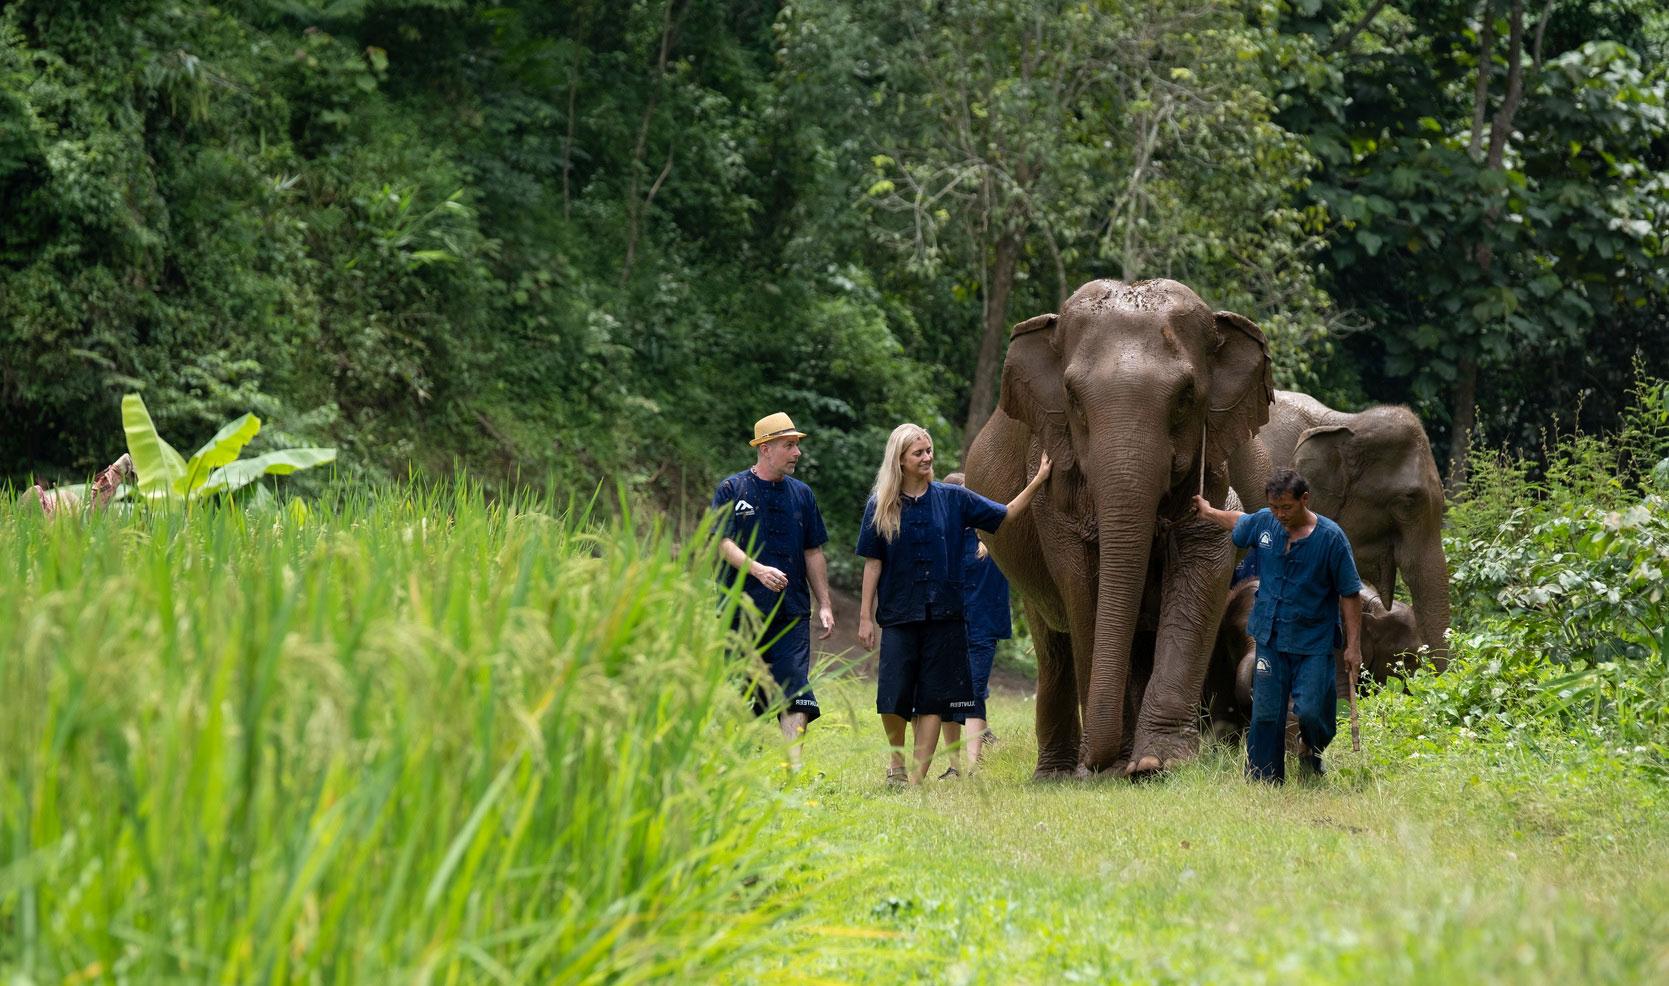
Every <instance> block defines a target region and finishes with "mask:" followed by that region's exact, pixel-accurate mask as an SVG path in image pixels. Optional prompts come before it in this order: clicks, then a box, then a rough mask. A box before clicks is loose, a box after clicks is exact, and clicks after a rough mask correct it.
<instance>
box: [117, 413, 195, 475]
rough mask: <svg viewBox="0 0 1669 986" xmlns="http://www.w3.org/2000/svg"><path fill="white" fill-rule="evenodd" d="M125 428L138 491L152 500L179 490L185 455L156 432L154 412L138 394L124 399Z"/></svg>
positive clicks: (184, 472) (184, 471)
mask: <svg viewBox="0 0 1669 986" xmlns="http://www.w3.org/2000/svg"><path fill="white" fill-rule="evenodd" d="M122 430H123V431H124V432H126V433H127V451H128V455H130V456H132V457H133V471H134V474H135V476H136V477H137V480H138V485H139V492H140V493H142V494H144V495H145V496H146V497H148V498H153V499H154V498H158V497H168V496H173V495H174V494H175V493H176V492H178V485H179V483H180V481H181V480H183V479H184V478H185V474H186V470H185V458H184V457H183V456H181V455H180V453H178V452H176V451H174V447H173V446H172V445H169V444H168V443H167V442H165V441H163V440H162V436H161V435H158V434H157V433H156V425H154V424H152V423H151V412H150V411H148V410H146V409H145V399H144V398H142V397H140V396H139V395H138V394H127V395H125V396H124V397H123V398H122Z"/></svg>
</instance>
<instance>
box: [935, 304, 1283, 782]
mask: <svg viewBox="0 0 1669 986" xmlns="http://www.w3.org/2000/svg"><path fill="white" fill-rule="evenodd" d="M1272 393H1273V385H1272V382H1271V377H1270V369H1269V353H1268V347H1267V345H1266V343H1265V340H1264V337H1263V332H1262V331H1260V330H1259V329H1258V327H1257V326H1256V325H1254V324H1252V322H1251V321H1250V320H1248V319H1246V318H1245V317H1243V316H1241V315H1236V314H1234V313H1232V312H1216V313H1213V312H1212V311H1211V309H1209V308H1207V307H1206V306H1205V304H1204V303H1203V302H1201V301H1200V299H1199V297H1198V296H1197V295H1195V294H1194V292H1193V291H1191V290H1189V289H1188V288H1187V287H1185V286H1184V285H1182V284H1179V283H1177V282H1175V281H1169V280H1153V281H1139V282H1137V283H1135V284H1123V283H1121V282H1118V281H1106V280H1103V281H1091V282H1090V283H1088V284H1085V285H1084V286H1083V287H1080V288H1079V289H1078V290H1077V291H1076V292H1075V293H1074V294H1073V295H1072V297H1071V298H1069V299H1067V301H1066V303H1065V305H1064V306H1063V307H1062V308H1061V311H1060V313H1059V314H1058V315H1056V314H1048V315H1038V316H1036V317H1034V318H1030V319H1027V320H1026V321H1024V322H1021V323H1020V324H1018V325H1016V326H1015V327H1014V330H1013V335H1012V338H1011V341H1010V343H1009V349H1008V357H1007V360H1006V362H1005V363H1004V365H1003V377H1002V399H1001V402H1000V407H999V408H998V410H997V411H996V413H994V414H993V415H992V417H991V420H990V421H988V422H987V423H986V425H985V427H984V428H983V429H982V430H981V431H980V433H979V435H978V437H977V438H976V439H975V440H974V444H973V447H972V448H971V449H970V451H969V454H968V464H967V479H968V485H969V486H970V487H972V488H974V489H976V490H978V491H979V492H981V493H984V494H985V495H986V496H989V497H992V498H995V499H998V500H1002V499H1004V498H1005V497H1010V498H1011V497H1012V495H1013V494H1014V493H1015V492H1018V491H1019V490H1020V489H1021V488H1022V487H1023V486H1024V485H1025V483H1026V478H1027V476H1028V475H1030V474H1031V473H1033V472H1034V471H1035V470H1036V466H1037V461H1038V458H1039V454H1040V453H1041V452H1044V451H1047V452H1048V453H1049V456H1050V458H1051V459H1052V460H1053V462H1054V469H1053V472H1052V474H1051V475H1050V477H1049V481H1048V483H1047V484H1046V485H1045V486H1044V488H1043V489H1042V490H1041V491H1039V493H1038V494H1037V497H1036V499H1035V500H1034V501H1033V505H1032V509H1031V511H1030V515H1029V516H1026V517H1022V518H1020V519H1019V520H1018V522H1017V523H1012V524H1004V525H1003V526H1002V527H1001V528H1000V529H999V530H998V532H997V533H996V534H995V535H992V536H991V537H990V538H989V542H990V546H991V553H992V555H993V557H995V558H996V560H997V564H998V565H999V566H1001V568H1002V570H1003V572H1004V574H1006V575H1007V576H1008V578H1009V580H1010V581H1011V582H1012V583H1013V584H1014V585H1015V586H1016V587H1017V588H1018V589H1019V590H1020V591H1021V593H1022V595H1023V597H1024V599H1025V609H1026V618H1027V620H1028V623H1029V626H1030V627H1031V631H1032V639H1033V641H1034V643H1035V645H1036V649H1037V664H1038V684H1037V740H1038V755H1037V773H1038V775H1039V776H1043V777H1047V776H1058V775H1063V774H1068V773H1078V774H1080V775H1087V774H1089V773H1098V772H1103V771H1123V772H1124V773H1127V774H1146V773H1151V772H1153V771H1157V770H1160V769H1162V768H1164V767H1167V766H1169V765H1171V764H1174V763H1178V762H1180V761H1182V760H1185V759H1188V758H1189V757H1191V756H1193V755H1194V754H1195V753H1196V752H1197V751H1198V748H1199V722H1198V707H1199V699H1200V688H1201V685H1202V682H1203V679H1204V675H1205V669H1206V661H1207V658H1208V657H1209V654H1210V650H1211V646H1212V642H1213V640H1214V638H1215V636H1216V633H1217V623H1218V616H1219V614H1220V613H1221V611H1222V605H1223V597H1224V595H1225V594H1226V593H1227V591H1228V583H1229V572H1230V570H1231V568H1232V566H1233V548H1232V545H1231V544H1230V543H1229V540H1228V535H1227V534H1226V533H1225V532H1224V531H1222V530H1220V529H1218V528H1216V527H1214V526H1213V525H1210V524H1206V523H1202V522H1200V521H1198V520H1196V519H1194V517H1193V513H1192V503H1191V497H1192V496H1193V494H1194V493H1195V491H1196V490H1197V489H1198V488H1199V485H1200V481H1201V478H1200V472H1201V463H1202V456H1201V443H1202V441H1203V442H1204V456H1203V462H1204V463H1205V464H1206V465H1207V467H1208V468H1207V469H1206V475H1205V490H1206V496H1207V498H1208V499H1210V500H1211V502H1212V503H1214V504H1217V505H1221V504H1223V503H1224V502H1225V499H1226V497H1227V494H1228V477H1227V468H1226V460H1227V458H1228V456H1229V454H1230V453H1231V452H1232V451H1233V450H1234V449H1235V448H1236V447H1237V446H1239V445H1240V444H1241V443H1243V442H1245V441H1247V440H1249V439H1250V438H1251V437H1252V435H1253V434H1254V433H1255V432H1256V431H1257V429H1258V428H1259V427H1260V426H1262V425H1263V424H1264V422H1265V421H1266V420H1267V418H1268V413H1269V401H1270V397H1271V394H1272Z"/></svg>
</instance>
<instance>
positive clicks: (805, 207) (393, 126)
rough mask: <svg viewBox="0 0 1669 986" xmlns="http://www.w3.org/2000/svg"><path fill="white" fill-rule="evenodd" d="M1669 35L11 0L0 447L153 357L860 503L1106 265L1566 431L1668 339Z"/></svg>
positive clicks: (40, 456) (1433, 0)
mask: <svg viewBox="0 0 1669 986" xmlns="http://www.w3.org/2000/svg"><path fill="white" fill-rule="evenodd" d="M1666 56H1669V16H1666V15H1665V14H1664V13H1663V12H1662V11H1661V10H1660V9H1659V8H1658V7H1657V6H1656V5H1654V4H1652V3H1650V2H1647V0H1627V2H1620V3H1597V2H1588V0H1544V2H1543V3H1541V4H1530V5H1526V4H1524V3H1523V2H1522V0H1469V2H1464V3H1463V2H1455V0H1373V2H1369V0H1350V2H1343V3H1329V2H1322V0H1292V2H1286V0H1281V2H1264V3H1252V2H1225V0H1187V2H1185V3H1161V2H1158V0H1127V2H1097V3H1088V4H1084V3H1044V4H1035V3H1019V2H1016V0H934V2H927V0H907V2H905V3H902V4H898V3H879V2H873V0H782V2H770V3H766V2H761V0H626V2H622V3H597V2H588V0H574V2H568V3H562V4H547V3H535V2H531V0H500V2H494V3H490V4H489V3H474V2H467V0H228V2H225V3H222V4H219V5H214V6H210V5H201V4H180V3H176V2H171V0H120V2H92V0H50V2H48V0H20V2H15V3H11V4H8V5H6V6H5V8H4V10H3V11H0V201H3V202H4V204H5V206H6V214H7V221H6V222H5V223H4V224H3V225H0V349H3V352H4V354H5V355H4V366H3V367H0V418H3V419H4V420H5V421H6V422H7V426H6V427H5V428H4V429H0V469H3V471H4V476H5V478H6V479H7V480H8V481H10V482H12V483H13V484H14V485H17V486H22V485H25V484H26V483H27V482H28V481H29V480H30V478H31V477H33V476H37V475H55V476H59V477H61V478H65V479H68V478H71V477H76V476H79V477H81V478H84V477H85V475H87V474H90V473H91V472H92V471H93V470H94V469H96V468H98V467H100V466H102V465H104V464H105V463H107V462H108V461H109V460H110V458H112V457H113V455H114V454H116V453H117V452H118V451H119V449H120V444H121V442H120V435H121V432H120V410H119V404H120V400H121V395H122V393H123V392H125V391H129V390H137V391H140V392H142V393H143V394H144V395H145V400H146V402H147V404H148V406H149V407H150V408H151V411H152V413H153V415H154V416H155V418H156V421H157V425H158V427H159V428H160V429H161V430H162V431H163V432H164V433H166V434H171V435H178V436H180V439H181V440H183V441H185V442H187V443H188V444H191V445H193V447H194V446H195V444H197V443H200V442H201V441H203V440H205V439H207V438H208V437H209V436H210V435H212V434H213V433H214V430H215V428H216V427H217V426H218V424H219V423H220V422H222V421H224V420H226V419H228V418H231V417H235V416H237V415H239V414H242V413H245V412H254V413H256V414H258V415H259V416H260V417H261V418H262V419H263V420H265V421H266V422H268V428H267V429H266V430H264V431H263V432H262V435H261V438H259V439H257V442H260V441H263V440H267V441H271V442H273V443H275V445H295V444H320V445H331V446H335V447H338V448H339V449H340V450H341V456H340V459H339V464H340V466H341V468H344V469H351V470H360V471H363V472H365V473H367V474H372V475H376V474H387V473H398V472H402V471H403V470H405V469H406V468H407V467H408V464H414V465H415V466H416V467H417V468H420V469H447V468H450V467H452V466H453V465H454V464H460V465H462V466H464V467H465V468H468V469H470V470H471V471H473V472H475V473H477V474H478V475H480V476H482V477H484V478H486V479H487V480H488V481H489V482H492V483H494V484H498V485H507V484H512V483H514V482H516V481H517V480H518V477H520V479H522V480H528V479H533V478H540V479H542V478H543V476H544V475H545V474H547V473H551V472H554V473H555V475H557V476H558V477H559V479H561V480H562V481H564V482H567V483H570V484H572V485H573V486H575V487H576V488H583V489H586V490H589V489H590V488H592V487H593V486H594V485H595V483H596V482H598V481H599V480H600V479H603V478H605V477H608V478H615V477H618V478H619V479H621V480H623V481H624V482H625V483H626V484H627V486H628V487H629V488H630V489H632V490H633V491H635V492H636V493H637V494H638V495H641V496H644V497H647V498H649V499H652V500H653V501H655V502H657V503H659V504H660V505H662V506H664V507H666V508H667V509H669V510H671V511H673V512H674V513H675V514H677V515H680V516H682V517H686V518H687V517H691V516H693V515H694V514H695V513H696V512H697V511H699V510H700V509H701V508H702V507H703V506H704V505H705V503H706V501H707V496H708V493H709V492H710V490H711V488H712V483H713V481H714V480H715V479H716V478H717V477H718V476H719V475H722V474H723V473H725V472H728V471H732V470H734V469H736V468H740V467H741V466H742V465H744V464H745V463H746V462H747V461H749V458H750V456H749V450H748V448H747V446H746V444H745V441H746V438H747V437H748V435H749V427H750V425H751V422H752V421H753V419H754V418H756V417H758V416H760V415H763V414H765V413H767V412H769V411H774V410H786V411H788V412H789V413H790V414H791V415H792V416H793V417H794V419H795V422H796V423H797V424H798V425H800V427H801V428H803V429H804V430H806V431H808V432H810V433H811V435H812V438H811V439H810V440H808V442H807V443H806V450H807V457H806V460H805V462H804V465H803V466H802V476H803V477H804V478H807V479H808V480H809V481H811V482H812V483H813V484H814V486H815V487H816V489H817V490H818V492H819V495H820V497H821V498H822V499H823V501H824V504H825V512H826V513H828V514H829V515H830V516H831V518H832V519H833V521H834V523H833V526H834V528H835V534H836V537H837V539H839V538H842V537H845V536H846V534H847V533H849V528H850V526H851V525H852V524H854V523H855V518H856V512H857V510H858V507H859V506H860V505H861V501H862V497H863V495H864V494H865V492H866V491H867V487H868V484H869V481H870V478H871V477H872V475H873V471H874V467H875V460H876V458H877V457H878V455H879V453H880V449H881V445H882V438H883V437H884V435H885V434H886V432H887V431H889V430H890V429H891V428H892V426H893V425H895V424H897V423H898V422H899V421H902V420H914V421H917V422H919V423H921V424H923V425H925V426H926V427H928V428H929V429H930V430H931V431H933V432H934V434H935V435H936V437H937V438H938V440H939V445H940V447H941V451H942V452H943V453H948V456H947V458H948V459H950V460H954V459H955V458H956V456H955V450H956V448H957V447H958V446H960V445H962V444H963V442H964V440H965V439H966V437H967V436H968V435H969V433H970V432H969V429H971V428H977V426H978V424H979V422H981V421H982V420H983V418H984V416H985V415H986V414H987V413H989V410H990V407H991V406H992V405H993V404H994V401H995V388H996V385H997V371H998V369H999V368H1000V363H1001V358H1002V350H1003V346H1004V344H1005V343H1006V337H1007V335H1006V330H1007V327H1008V326H1009V325H1010V324H1012V323H1013V322H1016V321H1018V320H1020V319H1023V318H1025V317H1028V316H1030V315H1032V314H1036V313H1037V312H1039V311H1046V310H1052V308H1053V306H1054V305H1055V304H1057V303H1058V301H1059V300H1060V298H1061V297H1062V296H1063V295H1064V294H1065V293H1068V292H1070V291H1071V290H1072V289H1073V288H1074V287H1076V285H1077V284H1079V283H1081V282H1082V281H1084V280H1086V279H1089V278H1092V277H1102V276H1111V277H1120V278H1125V279H1136V278H1141V277H1150V276H1170V277H1175V278H1177V279H1179V280H1182V281H1184V282H1186V283H1189V284H1190V285H1192V286H1193V287H1195V288H1196V290H1198V291H1199V292H1200V294H1201V295H1202V297H1204V298H1205V299H1206V300H1207V302H1208V303H1210V304H1212V305H1213V306H1215V307H1218V308H1226V309H1233V310H1237V311H1240V312H1242V313H1244V314H1246V315H1248V316H1249V317H1251V318H1253V319H1254V320H1255V321H1257V322H1258V323H1259V324H1260V325H1261V326H1263V328H1264V329H1265V330H1266V331H1267V332H1268V333H1269V334H1270V336H1271V339H1272V341H1273V348H1274V352H1275V354H1276V359H1277V374H1278V379H1279V381H1280V382H1281V383H1283V384H1285V385H1288V386H1293V387H1298V388H1301V389H1305V390H1308V391H1310V392H1312V393H1315V394H1316V395H1317V396H1318V397H1321V398H1322V399H1324V400H1327V401H1329V402H1331V403H1334V404H1337V405H1340V406H1348V407H1355V406H1361V405H1362V404H1364V403H1366V402H1368V401H1370V400H1373V401H1401V402H1408V403H1410V404H1412V405H1413V406H1414V408H1415V409H1416V410H1417V411H1418V412H1419V413H1420V414H1421V416H1422V418H1423V419H1424V420H1425V421H1426V423H1427V426H1428V429H1430V430H1431V431H1432V433H1433V435H1434V438H1436V439H1437V440H1438V445H1439V447H1440V448H1446V447H1447V446H1448V444H1449V443H1450V440H1451V437H1452V436H1454V435H1460V436H1462V438H1461V442H1463V443H1464V442H1465V441H1469V440H1473V439H1470V438H1468V437H1466V436H1468V435H1470V434H1472V433H1473V432H1476V433H1477V434H1478V436H1480V437H1479V438H1478V439H1476V440H1481V441H1484V442H1488V443H1493V444H1502V443H1505V444H1507V445H1510V446H1512V447H1514V448H1521V449H1530V448H1534V447H1535V446H1536V445H1537V444H1538V441H1539V436H1540V435H1541V433H1542V431H1543V430H1545V429H1546V428H1548V427H1550V426H1552V425H1553V424H1554V423H1555V422H1560V423H1568V422H1570V421H1572V420H1573V418H1574V417H1575V416H1576V415H1577V414H1578V413H1580V416H1581V421H1582V423H1583V424H1584V425H1585V426H1590V427H1595V426H1600V427H1603V426H1605V425H1606V424H1607V423H1609V422H1611V421H1613V420H1615V417H1616V415H1617V414H1618V413H1619V412H1620V408H1621V405H1622V403H1623V401H1624V397H1623V393H1624V391H1625V389H1626V383H1627V381H1628V380H1629V379H1631V378H1632V375H1633V372H1634V365H1635V363H1636V361H1640V362H1642V363H1643V364H1644V365H1646V366H1647V367H1648V368H1649V369H1650V370H1651V371H1652V372H1655V373H1657V374H1660V375H1662V374H1664V373H1666V372H1669V331H1666V323H1669V260H1666V252H1665V243H1664V230H1665V229H1669V119H1666V112H1669V107H1666V92H1669V78H1666V74H1665V72H1666V69H1665V66H1666V65H1669V57H1666ZM1474 408H1475V410H1476V416H1475V418H1474V417H1473V411H1474ZM947 464H954V461H952V462H950V463H947ZM847 515H852V516H850V517H848V516H847ZM836 554H837V555H838V554H843V552H836Z"/></svg>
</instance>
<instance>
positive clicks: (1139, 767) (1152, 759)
mask: <svg viewBox="0 0 1669 986" xmlns="http://www.w3.org/2000/svg"><path fill="white" fill-rule="evenodd" d="M1165 766H1166V765H1165V764H1162V763H1160V762H1159V758H1158V757H1156V756H1152V755H1151V754H1150V755H1148V756H1145V757H1142V758H1141V759H1140V760H1132V761H1130V763H1129V764H1128V765H1127V766H1125V768H1124V773H1125V776H1126V777H1129V778H1130V779H1131V780H1133V781H1145V780H1151V779H1153V778H1155V777H1158V776H1159V773H1160V772H1161V771H1162V770H1164V769H1165Z"/></svg>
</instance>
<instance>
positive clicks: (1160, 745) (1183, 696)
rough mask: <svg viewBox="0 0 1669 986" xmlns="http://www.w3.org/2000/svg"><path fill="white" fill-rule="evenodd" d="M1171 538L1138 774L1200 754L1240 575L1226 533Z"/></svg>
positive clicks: (1139, 728) (1135, 754)
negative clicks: (1215, 664) (1204, 693)
mask: <svg viewBox="0 0 1669 986" xmlns="http://www.w3.org/2000/svg"><path fill="white" fill-rule="evenodd" d="M1218 495H1219V496H1220V495H1221V493H1220V492H1219V494H1218ZM1170 537H1171V538H1172V539H1173V540H1172V543H1171V544H1170V545H1169V546H1168V547H1167V552H1168V557H1167V564H1166V565H1165V569H1164V575H1163V583H1162V596H1161V601H1160V617H1159V633H1158V639H1157V642H1156V644H1155V647H1154V657H1153V679H1152V681H1151V683H1150V684H1149V686H1148V689H1147V693H1146V695H1145V696H1144V698H1143V701H1142V707H1141V714H1140V718H1139V719H1138V720H1137V723H1136V737H1135V744H1134V746H1133V747H1132V749H1131V759H1130V764H1129V767H1128V770H1129V772H1130V773H1132V774H1145V773H1151V772H1153V771H1157V770H1162V769H1164V768H1166V767H1169V766H1172V765H1174V764H1179V763H1182V762H1183V761H1186V760H1190V759H1192V758H1193V757H1194V756H1195V755H1196V754H1198V752H1199V746H1200V728H1199V708H1200V692H1201V690H1202V688H1203V687H1204V684H1205V673H1206V668H1207V666H1208V664H1209V663H1210V660H1211V647H1212V644H1213V643H1214V642H1215V641H1216V636H1217V627H1218V625H1219V624H1220V622H1221V620H1222V615H1223V603H1224V600H1225V599H1227V597H1228V591H1229V576H1230V574H1231V573H1232V571H1233V569H1234V550H1233V546H1232V545H1231V543H1230V542H1229V535H1228V532H1227V531H1224V530H1222V529H1220V528H1218V527H1215V526H1213V525H1210V524H1206V523H1203V522H1200V521H1193V522H1190V523H1184V524H1180V525H1178V526H1177V527H1176V528H1174V529H1173V530H1172V531H1171V534H1170Z"/></svg>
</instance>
